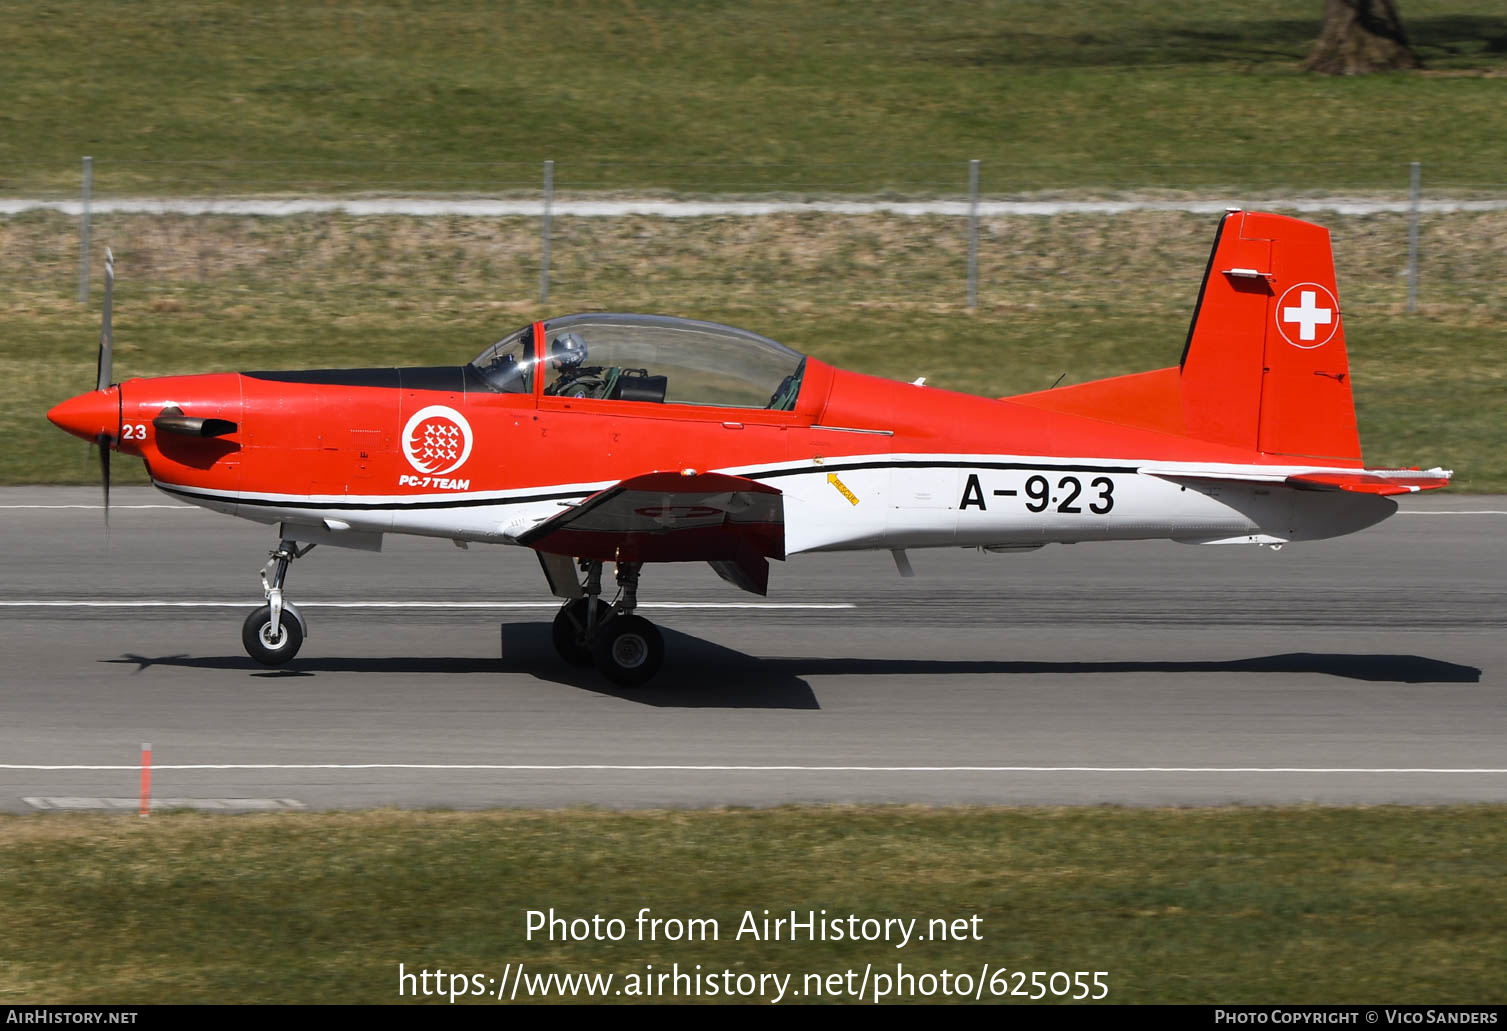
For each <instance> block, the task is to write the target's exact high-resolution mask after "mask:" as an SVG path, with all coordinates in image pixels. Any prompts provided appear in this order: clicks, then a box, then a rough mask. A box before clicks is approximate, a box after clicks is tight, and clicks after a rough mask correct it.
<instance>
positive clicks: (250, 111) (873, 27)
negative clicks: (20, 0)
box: [0, 0, 1507, 194]
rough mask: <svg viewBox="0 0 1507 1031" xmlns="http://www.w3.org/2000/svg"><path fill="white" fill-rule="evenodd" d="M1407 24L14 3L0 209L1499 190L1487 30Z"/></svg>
mask: <svg viewBox="0 0 1507 1031" xmlns="http://www.w3.org/2000/svg"><path fill="white" fill-rule="evenodd" d="M1487 6H1489V5H1487ZM1404 15H1405V19H1406V27H1407V31H1408V35H1409V37H1410V39H1411V40H1412V41H1413V43H1414V45H1415V47H1416V48H1417V49H1418V52H1419V54H1420V56H1421V57H1422V58H1423V60H1424V62H1425V65H1426V70H1424V71H1422V72H1416V73H1400V74H1394V75H1380V76H1359V77H1348V78H1347V77H1339V78H1330V77H1323V76H1314V75H1310V74H1307V73H1305V72H1303V71H1301V70H1300V67H1299V66H1300V64H1301V62H1302V60H1303V58H1304V57H1305V56H1306V54H1307V53H1308V51H1309V49H1310V48H1311V46H1312V44H1313V41H1314V40H1315V39H1316V38H1317V35H1318V31H1319V25H1320V20H1321V9H1320V6H1319V5H1316V4H1314V3H1313V2H1312V0H1271V2H1268V3H1264V4H1256V5H1253V4H1248V3H1241V2H1239V0H1164V2H1161V3H1156V4H1138V3H1125V2H1105V0H1064V2H1060V3H1050V4H1034V3H1020V2H1017V0H981V2H970V3H950V4H936V3H933V2H929V0H893V2H889V3H885V4H879V5H874V4H866V5H854V4H853V3H851V2H848V0H800V2H796V0H753V2H747V0H736V2H735V0H710V2H707V0H694V2H693V0H640V2H636V3H629V4H620V5H619V4H607V5H604V4H601V3H595V2H587V0H551V2H543V0H509V2H488V0H482V2H477V0H432V2H427V3H423V4H416V3H412V2H409V0H373V2H365V3H347V2H338V0H332V2H329V3H322V4H309V3H304V2H301V0H230V2H227V0H148V2H141V3H131V4H114V5H104V6H101V5H99V4H94V3H87V2H85V0H55V2H52V3H48V4H45V5H27V4H12V5H9V9H8V10H7V12H6V15H5V32H6V46H5V60H4V61H3V62H0V96H4V97H5V98H6V103H5V107H4V111H3V112H0V128H3V131H0V169H3V170H4V171H3V174H0V175H3V178H0V188H5V189H9V190H15V191H19V192H22V193H25V192H32V191H36V190H50V189H57V190H62V191H67V192H69V193H73V192H76V191H77V189H78V181H79V178H78V177H79V159H80V157H81V156H82V155H85V154H90V155H93V156H94V157H95V159H96V173H97V179H96V186H97V188H98V189H99V190H100V192H102V193H122V192H125V193H130V192H153V193H170V194H179V193H203V192H209V193H215V192H231V193H235V192H244V191H327V190H337V191H341V190H397V191H405V192H412V191H415V190H421V191H422V190H467V191H476V190H482V191H496V190H533V189H537V188H538V185H539V176H540V163H541V162H542V161H543V160H544V159H546V158H551V159H555V160H556V161H558V163H559V164H558V168H557V178H558V183H559V186H560V187H561V188H562V189H565V190H572V189H577V188H582V189H634V190H644V189H666V190H673V191H682V192H683V191H714V192H724V193H726V192H734V193H737V192H766V191H769V190H772V189H774V190H803V191H818V192H821V191H826V192H839V193H852V192H876V191H897V192H901V193H922V194H935V193H936V192H938V191H939V190H945V191H949V192H953V193H961V192H962V191H963V189H964V188H965V182H966V171H965V165H964V163H965V162H966V161H967V160H968V159H970V158H979V159H981V160H982V161H983V167H984V170H985V171H984V183H983V185H984V189H985V190H986V191H990V192H1016V191H1034V190H1062V189H1077V190H1081V189H1101V188H1110V189H1120V188H1130V189H1146V188H1164V189H1176V190H1186V189H1196V190H1211V189H1217V188H1224V187H1236V188H1238V187H1247V188H1260V189H1280V190H1295V191H1300V192H1306V191H1311V190H1329V191H1336V190H1349V189H1384V190H1389V191H1392V192H1394V193H1395V192H1400V191H1402V190H1405V189H1406V184H1407V168H1406V165H1407V162H1408V161H1410V160H1421V161H1422V162H1423V163H1424V166H1425V169H1426V175H1427V181H1428V183H1429V184H1430V186H1431V187H1437V186H1439V185H1441V184H1443V183H1451V184H1454V185H1455V186H1458V187H1464V188H1469V187H1472V186H1475V187H1485V186H1488V185H1491V184H1495V188H1496V189H1498V190H1499V189H1500V187H1501V182H1502V177H1501V174H1500V168H1501V165H1502V157H1503V141H1504V140H1507V105H1504V104H1503V103H1502V81H1501V76H1502V74H1503V72H1504V70H1507V47H1504V46H1503V44H1502V41H1503V40H1504V39H1507V16H1504V15H1503V14H1502V13H1501V12H1499V11H1498V12H1491V13H1485V12H1483V5H1482V4H1480V3H1478V2H1472V0H1410V2H1409V3H1408V4H1407V5H1406V9H1405V11H1404ZM101 41H107V43H108V45H102V43H101Z"/></svg>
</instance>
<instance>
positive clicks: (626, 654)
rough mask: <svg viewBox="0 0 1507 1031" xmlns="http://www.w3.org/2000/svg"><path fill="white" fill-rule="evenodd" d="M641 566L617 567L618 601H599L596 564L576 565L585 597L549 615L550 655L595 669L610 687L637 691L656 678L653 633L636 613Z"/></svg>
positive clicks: (658, 648)
mask: <svg viewBox="0 0 1507 1031" xmlns="http://www.w3.org/2000/svg"><path fill="white" fill-rule="evenodd" d="M642 567H643V563H642V562H620V563H618V566H617V583H618V588H619V596H618V600H617V601H616V602H615V603H614V604H611V605H609V604H607V603H606V602H604V601H602V600H601V593H602V563H600V562H595V561H590V560H587V559H582V560H581V571H582V572H583V573H584V574H585V576H584V577H583V579H582V581H581V588H582V590H584V591H585V592H586V597H584V598H576V599H574V600H572V601H568V602H566V603H565V604H564V605H563V606H561V608H560V611H559V612H558V613H557V614H556V615H555V623H554V626H553V628H552V633H551V636H552V637H553V639H554V644H555V651H557V652H559V653H560V657H561V658H562V659H564V660H565V661H566V662H568V663H570V664H571V665H572V666H587V665H595V666H596V668H597V669H598V670H599V671H600V672H601V674H602V675H603V676H604V677H606V678H607V679H608V680H610V681H612V682H613V683H614V684H618V685H621V686H623V687H638V686H639V685H640V684H643V683H645V682H647V681H648V680H649V678H651V677H652V676H654V674H655V673H657V672H659V667H660V664H661V663H662V662H663V661H664V657H665V644H664V639H663V638H662V637H661V636H660V634H659V628H658V627H656V626H655V625H654V624H653V623H651V622H649V621H648V620H647V619H644V618H643V617H642V616H635V615H634V614H633V610H634V609H635V608H637V607H638V574H639V570H640V569H641V568H642Z"/></svg>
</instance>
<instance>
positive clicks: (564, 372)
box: [544, 333, 606, 397]
mask: <svg viewBox="0 0 1507 1031" xmlns="http://www.w3.org/2000/svg"><path fill="white" fill-rule="evenodd" d="M585 361H586V341H584V340H582V339H581V337H580V335H579V334H576V333H561V334H560V335H559V336H557V337H555V339H553V340H551V341H550V344H549V362H550V364H551V365H553V366H554V367H555V368H557V369H559V370H560V375H559V376H558V377H557V378H556V379H555V381H554V382H553V383H551V384H549V385H548V386H547V387H545V388H544V392H545V393H546V394H553V395H555V396H557V397H600V396H601V392H602V388H603V387H604V386H605V385H606V381H605V379H604V377H603V375H602V372H603V369H602V367H601V366H599V365H597V366H587V365H585V364H584V363H585Z"/></svg>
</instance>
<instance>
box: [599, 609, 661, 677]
mask: <svg viewBox="0 0 1507 1031" xmlns="http://www.w3.org/2000/svg"><path fill="white" fill-rule="evenodd" d="M591 654H592V658H594V659H596V664H597V669H598V670H600V671H601V673H602V676H604V677H606V678H607V679H608V680H610V681H612V682H613V683H614V684H620V685H622V686H623V687H637V686H639V685H640V684H642V683H644V682H645V681H647V680H648V679H649V678H650V677H652V676H654V674H655V673H658V672H659V664H660V663H661V662H663V661H664V658H665V642H664V639H663V638H662V637H660V636H659V628H658V627H656V626H655V625H654V624H653V623H651V622H649V621H648V620H647V619H644V618H643V617H642V616H617V617H616V618H614V619H611V620H609V621H608V622H607V624H606V625H605V626H604V627H602V629H601V631H600V632H598V634H597V635H596V640H594V641H592V643H591Z"/></svg>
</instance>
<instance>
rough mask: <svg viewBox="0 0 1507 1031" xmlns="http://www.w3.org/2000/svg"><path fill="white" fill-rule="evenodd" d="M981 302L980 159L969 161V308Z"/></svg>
mask: <svg viewBox="0 0 1507 1031" xmlns="http://www.w3.org/2000/svg"><path fill="white" fill-rule="evenodd" d="M978 304H979V160H978V158H974V159H973V160H972V161H969V162H968V309H969V310H970V311H972V310H973V309H974V308H977V307H978Z"/></svg>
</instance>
